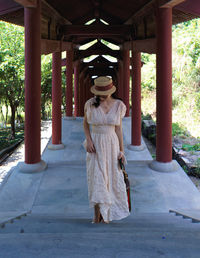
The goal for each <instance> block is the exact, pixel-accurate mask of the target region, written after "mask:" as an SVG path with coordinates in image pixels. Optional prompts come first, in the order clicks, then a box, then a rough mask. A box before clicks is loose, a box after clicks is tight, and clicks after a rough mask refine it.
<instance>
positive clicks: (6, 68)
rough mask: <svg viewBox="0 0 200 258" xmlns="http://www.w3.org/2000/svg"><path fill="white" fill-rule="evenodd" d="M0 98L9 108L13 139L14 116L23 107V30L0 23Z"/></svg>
mask: <svg viewBox="0 0 200 258" xmlns="http://www.w3.org/2000/svg"><path fill="white" fill-rule="evenodd" d="M0 31H1V33H0V61H1V62H0V96H1V103H5V102H7V103H8V104H9V106H10V108H11V136H12V138H14V137H15V114H16V111H17V108H18V107H19V106H20V105H24V29H23V28H21V27H19V26H15V25H12V24H8V23H5V22H0Z"/></svg>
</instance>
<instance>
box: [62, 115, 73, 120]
mask: <svg viewBox="0 0 200 258" xmlns="http://www.w3.org/2000/svg"><path fill="white" fill-rule="evenodd" d="M63 119H64V120H75V119H76V117H75V116H64V117H63Z"/></svg>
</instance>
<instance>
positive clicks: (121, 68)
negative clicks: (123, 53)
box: [118, 61, 124, 100]
mask: <svg viewBox="0 0 200 258" xmlns="http://www.w3.org/2000/svg"><path fill="white" fill-rule="evenodd" d="M123 81H124V78H123V63H122V61H119V89H118V96H119V98H121V99H122V100H124V96H123V84H124V83H123Z"/></svg>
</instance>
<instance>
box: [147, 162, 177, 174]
mask: <svg viewBox="0 0 200 258" xmlns="http://www.w3.org/2000/svg"><path fill="white" fill-rule="evenodd" d="M149 167H150V168H151V169H152V170H155V171H158V172H164V173H168V172H176V171H177V170H178V168H179V166H178V164H177V162H176V161H175V160H172V161H171V162H159V161H156V160H154V161H152V162H151V163H150V164H149Z"/></svg>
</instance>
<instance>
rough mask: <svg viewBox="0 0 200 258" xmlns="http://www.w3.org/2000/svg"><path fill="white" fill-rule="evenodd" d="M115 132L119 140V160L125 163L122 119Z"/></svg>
mask: <svg viewBox="0 0 200 258" xmlns="http://www.w3.org/2000/svg"><path fill="white" fill-rule="evenodd" d="M115 132H116V134H117V137H118V139H119V150H120V153H119V156H118V159H120V158H122V161H123V162H124V161H125V156H124V143H123V133H122V119H120V125H116V126H115Z"/></svg>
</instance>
